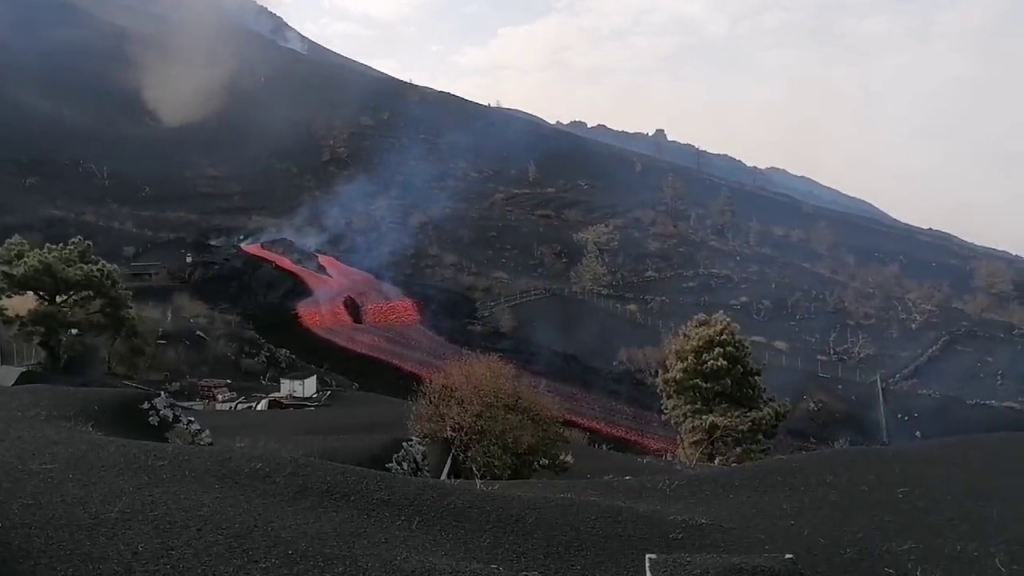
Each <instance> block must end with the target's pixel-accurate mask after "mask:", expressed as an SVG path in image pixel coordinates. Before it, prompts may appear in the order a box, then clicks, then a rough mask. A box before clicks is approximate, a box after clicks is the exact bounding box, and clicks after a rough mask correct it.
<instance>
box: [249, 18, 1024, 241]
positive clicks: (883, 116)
mask: <svg viewBox="0 0 1024 576" xmlns="http://www.w3.org/2000/svg"><path fill="white" fill-rule="evenodd" d="M261 2H262V3H264V4H265V5H267V6H268V7H269V8H271V9H272V10H274V11H275V12H277V13H278V14H280V15H281V16H283V17H284V18H285V19H286V20H288V22H289V23H290V24H291V25H292V26H294V27H295V28H297V29H298V30H299V31H300V32H302V33H304V34H305V35H307V36H309V37H310V38H312V39H313V40H316V41H317V42H319V43H321V44H323V45H325V46H327V47H328V48H331V49H333V50H335V51H336V52H339V53H341V54H344V55H345V56H348V57H351V58H354V59H356V60H359V61H361V62H364V63H366V64H369V65H371V66H373V67H375V68H378V69H380V70H381V71H383V72H386V73H388V74H391V75H394V76H397V77H399V78H402V79H405V80H410V79H411V80H412V81H413V82H415V83H417V84H422V85H426V86H431V87H433V88H436V89H439V90H444V91H448V92H453V93H455V94H458V95H460V96H463V97H466V98H469V99H471V100H475V101H478V102H492V103H493V102H495V101H497V100H500V101H501V103H502V105H504V106H509V107H514V108H519V109H521V110H525V111H527V112H531V113H533V114H537V115H539V116H541V117H543V118H545V119H547V120H549V121H554V120H561V121H569V120H577V119H578V120H584V121H586V122H588V123H590V124H596V123H603V124H607V125H609V126H611V127H613V128H617V129H620V130H629V131H637V132H652V131H654V129H656V128H664V129H665V130H666V131H667V132H668V135H669V138H671V139H673V140H678V141H682V142H689V143H693V144H696V145H698V146H700V147H701V148H704V149H706V150H710V151H713V152H722V153H727V154H729V155H731V156H735V157H737V158H739V159H741V160H743V161H745V162H747V163H748V164H755V165H758V166H779V167H782V168H786V169H788V170H790V171H791V172H795V173H798V174H804V175H806V176H810V177H812V178H814V179H816V180H818V181H820V182H822V183H824V184H828V185H830V186H833V187H835V188H838V189H840V190H842V191H844V192H846V193H848V194H851V195H853V196H858V197H860V198H864V199H865V200H868V201H870V202H872V203H874V204H876V205H877V206H879V207H880V208H882V209H883V210H886V211H888V212H889V213H890V214H892V215H893V216H896V217H897V218H900V219H901V220H905V221H908V222H911V223H913V224H916V225H919V226H926V227H933V228H939V229H943V230H947V231H949V232H952V233H954V234H956V235H958V236H962V237H964V238H966V239H968V240H971V241H974V242H978V243H981V244H986V245H990V246H996V247H1000V248H1004V249H1008V250H1011V251H1014V252H1017V253H1019V254H1024V226H1022V225H1021V221H1022V220H1024V186H1022V185H1021V170H1022V167H1024V112H1022V105H1024V0H516V1H514V2H495V1H493V0H492V1H486V2H485V1H483V0H261Z"/></svg>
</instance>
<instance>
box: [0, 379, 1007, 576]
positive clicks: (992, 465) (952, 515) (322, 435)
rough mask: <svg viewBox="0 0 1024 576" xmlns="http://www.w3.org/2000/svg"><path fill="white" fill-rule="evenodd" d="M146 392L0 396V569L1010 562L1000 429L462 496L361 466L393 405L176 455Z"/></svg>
mask: <svg viewBox="0 0 1024 576" xmlns="http://www.w3.org/2000/svg"><path fill="white" fill-rule="evenodd" d="M151 396H152V395H150V394H147V393H142V392H138V391H131V390H113V389H60V388H56V387H53V386H45V385H36V386H20V387H14V388H7V389H0V469H2V470H3V471H4V473H3V474H0V490H2V491H3V495H4V497H3V498H0V552H2V554H0V573H3V574H4V575H5V576H7V575H9V576H23V575H24V576H28V575H30V574H31V575H47V574H110V575H120V574H141V573H144V574H153V575H162V574H182V573H186V574H210V575H218V574H256V573H258V574H264V575H268V576H270V575H275V576H276V575H286V574H339V575H341V574H367V573H371V572H374V573H376V572H382V573H386V574H399V575H406V574H408V575H414V574H415V575H427V574H451V575H460V576H461V575H473V576H477V575H479V576H484V575H499V574H569V573H575V574H588V575H592V576H604V575H608V576H620V575H622V574H642V573H643V568H644V557H645V555H646V554H659V555H665V556H666V557H665V558H663V559H662V560H660V561H659V562H657V564H658V565H661V566H662V568H665V566H664V564H669V565H674V566H675V569H674V570H665V571H656V572H653V573H660V574H670V575H672V576H686V575H688V574H702V575H707V574H729V575H730V576H743V575H745V574H749V575H754V574H758V575H786V574H797V573H800V572H797V570H796V569H797V568H798V569H799V570H802V574H804V575H806V576H818V575H820V576H827V575H832V574H843V575H849V576H859V575H865V576H868V575H870V576H876V575H878V574H896V575H905V576H911V575H916V574H963V575H976V576H986V575H997V576H1001V575H1003V574H1013V573H1015V572H1016V571H1019V570H1021V569H1022V567H1024V550H1022V547H1021V542H1024V537H1022V535H1021V534H1020V533H1019V531H1020V528H1021V526H1022V525H1024V509H1022V500H1021V499H1020V498H1018V497H1017V495H1018V493H1019V486H1018V483H1017V478H1019V477H1020V474H1021V469H1020V468H1021V464H1020V463H1021V462H1022V461H1024V459H1022V456H1024V448H1022V446H1024V443H1022V442H1024V441H1022V439H1021V438H1020V437H1018V436H988V437H979V438H975V439H971V440H956V441H946V442H941V443H929V444H923V445H919V446H916V447H914V448H913V449H851V450H837V451H832V452H829V453H820V454H814V455H808V456H799V457H792V458H784V459H776V460H772V461H767V462H763V463H760V464H755V465H751V466H742V467H738V468H734V469H722V470H714V471H707V472H704V471H693V470H679V469H675V468H673V467H672V466H669V465H666V464H665V463H664V462H647V463H642V462H639V461H637V460H635V459H633V458H630V457H628V456H624V455H616V454H610V453H606V452H603V451H600V450H593V449H587V448H584V447H576V448H574V449H573V452H574V454H575V455H576V457H577V460H578V469H577V471H576V472H574V473H570V474H569V475H567V476H565V477H562V478H561V479H546V480H545V479H538V480H531V481H525V482H508V483H490V482H488V483H483V484H482V485H476V484H474V483H472V482H462V483H449V482H439V481H431V480H423V479H411V478H401V477H397V476H393V475H390V474H387V473H385V472H382V471H380V470H379V467H380V466H381V464H382V463H383V462H386V461H387V460H386V456H387V455H388V454H389V453H390V450H392V449H393V448H394V446H395V442H396V441H397V440H400V439H401V438H403V437H404V436H405V435H406V434H407V432H406V431H405V430H404V426H403V423H404V421H405V417H406V415H407V407H405V406H404V405H403V403H401V402H397V401H392V400H388V399H383V398H381V397H379V396H371V395H363V394H360V393H350V394H344V395H339V396H338V398H336V399H335V400H334V401H333V404H334V405H332V406H331V407H329V408H325V409H322V412H321V411H317V412H316V413H314V417H309V415H308V414H306V415H303V414H299V413H298V412H288V411H276V412H275V411H266V412H254V411H240V412H223V413H209V414H200V416H201V417H202V420H201V423H202V424H204V425H205V426H207V427H208V428H209V429H210V430H211V432H212V435H213V440H214V446H212V447H189V446H172V445H168V444H166V443H160V442H159V441H158V440H159V436H158V435H156V434H155V433H154V429H152V427H151V426H150V425H149V424H147V423H146V420H145V414H144V413H143V412H142V411H141V410H140V409H138V408H137V406H138V405H139V404H141V403H142V402H143V401H144V400H146V399H148V398H150V397H151ZM837 519H840V521H837ZM285 534H288V535H291V537H283V535H285ZM786 554H789V555H792V556H793V559H792V560H783V558H782V556H783V555H786ZM765 555H773V556H774V558H765ZM723 563H726V564H731V566H729V567H728V569H725V568H721V567H719V569H718V571H714V570H712V569H711V567H710V566H713V565H715V564H717V565H719V566H721V565H722V564H723ZM686 564H689V568H688V569H686V570H684V569H682V568H681V566H683V565H686ZM744 564H746V565H748V566H747V567H746V568H743V565H744ZM766 564H775V565H776V567H775V568H771V567H770V566H769V567H767V568H766V567H765V565H766ZM794 564H795V566H794ZM750 565H754V566H753V567H750ZM758 565H760V568H759V569H757V566H758Z"/></svg>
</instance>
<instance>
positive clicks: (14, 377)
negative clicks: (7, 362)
mask: <svg viewBox="0 0 1024 576" xmlns="http://www.w3.org/2000/svg"><path fill="white" fill-rule="evenodd" d="M25 370H27V368H22V367H20V366H0V388H10V387H11V386H14V385H15V384H17V382H18V377H20V376H21V375H22V373H23V372H25Z"/></svg>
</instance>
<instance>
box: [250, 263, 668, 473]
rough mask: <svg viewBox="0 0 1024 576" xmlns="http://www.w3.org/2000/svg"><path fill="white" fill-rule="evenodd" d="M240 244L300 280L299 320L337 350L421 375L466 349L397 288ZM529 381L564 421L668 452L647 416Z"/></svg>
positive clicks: (660, 427) (662, 431)
mask: <svg viewBox="0 0 1024 576" xmlns="http://www.w3.org/2000/svg"><path fill="white" fill-rule="evenodd" d="M241 248H242V250H244V251H245V252H247V253H249V254H251V255H253V256H256V257H259V258H263V259H265V260H268V261H270V262H272V263H273V264H275V265H277V266H278V267H280V268H282V269H284V270H287V271H289V272H291V273H293V274H295V275H296V276H298V277H299V278H300V279H302V281H303V282H305V283H306V284H307V285H308V286H309V287H310V289H311V291H312V295H311V296H310V297H309V298H307V299H305V300H304V301H302V302H300V303H299V304H298V305H297V306H296V310H295V312H296V315H297V316H298V319H299V322H300V323H302V325H303V326H305V327H306V328H307V329H309V330H310V331H312V332H313V333H315V334H317V335H318V336H320V337H322V338H324V339H326V340H329V341H331V342H333V343H335V344H337V345H338V346H341V347H342V348H346V349H348V350H352V351H355V352H357V353H360V354H364V355H366V356H371V357H374V358H377V359H379V360H383V361H384V362H388V363H390V364H393V365H395V366H398V367H400V368H402V369H404V370H406V371H408V372H410V373H413V374H416V375H418V376H420V377H422V378H425V377H428V376H429V375H430V374H431V373H434V372H436V371H438V370H440V369H441V368H442V367H443V365H444V364H445V363H446V362H448V361H450V360H454V359H457V358H459V357H460V356H463V355H465V354H470V353H471V352H469V351H467V350H464V349H462V348H460V347H458V346H455V345H453V344H450V343H448V342H447V341H445V340H444V339H443V338H441V337H440V336H438V335H437V334H434V333H433V332H431V331H430V330H428V329H427V328H426V327H425V326H424V325H423V324H422V322H421V321H422V318H421V316H420V312H419V308H418V307H417V306H416V303H415V302H413V301H412V300H410V299H409V298H406V297H405V296H403V295H402V293H401V291H400V290H398V288H396V287H394V286H391V285H389V284H385V283H382V282H380V281H379V280H377V279H376V278H374V277H373V276H372V275H370V274H367V273H366V272H364V271H362V270H358V269H356V268H352V267H350V266H346V265H344V264H342V263H341V262H338V261H337V260H335V259H334V258H331V257H330V256H325V255H323V254H317V255H316V259H317V261H318V262H319V264H320V267H321V268H322V269H323V270H325V271H326V272H327V275H323V274H320V273H317V272H314V271H312V270H310V269H308V268H305V267H303V266H300V265H298V264H296V263H295V262H293V261H292V260H290V259H289V258H287V257H285V256H282V255H280V254H277V253H275V252H271V251H270V250H267V249H266V248H264V247H263V246H262V245H260V244H245V245H243V246H242V247H241ZM533 383H534V385H535V386H537V388H538V389H540V390H541V391H543V392H544V393H546V394H547V395H549V396H551V397H552V398H554V399H555V400H556V401H557V402H558V403H559V405H560V406H562V409H563V410H564V411H565V414H564V418H565V420H566V422H568V423H571V424H573V425H575V426H578V427H580V428H583V429H585V430H588V431H591V432H593V433H595V434H598V435H601V436H604V437H607V438H613V439H617V440H620V441H622V442H626V443H628V444H631V445H633V446H635V447H636V448H639V449H641V450H644V451H647V452H650V453H655V454H665V453H670V452H674V451H675V448H676V442H675V439H674V438H673V436H672V434H671V431H670V430H667V429H666V428H665V426H664V423H662V422H661V421H660V419H659V418H658V417H657V416H656V415H655V414H652V413H649V412H645V411H642V410H637V409H633V408H629V407H627V406H625V405H622V404H619V403H617V402H614V401H612V400H610V399H606V398H598V397H596V396H593V395H589V394H584V393H583V392H581V391H580V390H578V389H576V388H573V387H570V386H566V385H563V384H558V383H555V382H552V381H549V380H544V379H541V378H534V379H533Z"/></svg>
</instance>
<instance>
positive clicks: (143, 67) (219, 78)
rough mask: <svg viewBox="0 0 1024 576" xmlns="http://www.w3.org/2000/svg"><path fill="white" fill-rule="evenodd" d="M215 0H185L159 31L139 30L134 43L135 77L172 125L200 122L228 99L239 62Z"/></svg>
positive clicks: (144, 95)
mask: <svg viewBox="0 0 1024 576" xmlns="http://www.w3.org/2000/svg"><path fill="white" fill-rule="evenodd" d="M216 4H217V3H216V2H203V1H199V0H180V1H179V2H177V3H176V5H175V9H174V11H173V12H172V14H173V16H174V17H173V18H169V19H167V20H166V21H165V23H164V25H165V26H166V27H167V28H169V30H167V29H165V30H163V31H161V32H162V33H160V34H146V33H145V31H139V32H138V33H136V34H134V35H133V36H134V37H133V39H132V41H131V42H130V44H129V55H130V56H131V59H132V62H133V64H134V70H133V77H134V78H133V79H134V80H135V81H136V82H137V85H138V89H139V93H140V95H141V96H142V99H143V101H144V102H145V103H146V106H147V107H148V108H149V110H150V111H151V112H152V113H153V114H154V115H156V116H157V118H159V119H160V122H161V123H162V124H163V125H164V126H167V127H172V128H173V127H178V126H184V125H186V124H191V123H194V122H198V121H200V120H202V119H204V118H207V117H209V116H210V115H212V114H214V113H215V112H217V111H218V110H219V109H220V108H221V107H222V106H223V105H224V103H225V102H226V100H227V97H228V89H229V85H230V82H231V78H232V76H233V74H234V72H235V68H236V66H237V64H238V58H237V54H236V52H235V47H234V46H233V45H232V42H231V41H230V40H228V38H231V33H230V30H229V27H228V22H226V20H225V18H226V16H225V13H224V12H223V11H222V10H220V9H219V8H218V7H217V5H216Z"/></svg>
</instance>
